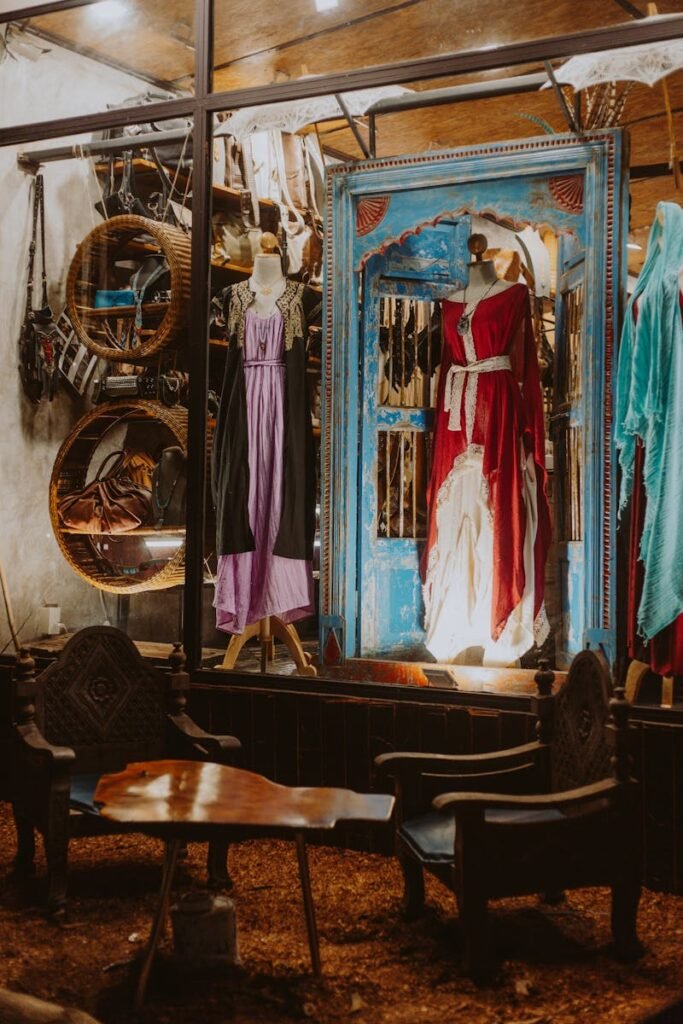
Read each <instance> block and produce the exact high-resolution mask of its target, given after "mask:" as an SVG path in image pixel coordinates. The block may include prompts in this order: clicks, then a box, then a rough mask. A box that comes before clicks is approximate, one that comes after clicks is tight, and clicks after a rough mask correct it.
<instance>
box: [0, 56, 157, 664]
mask: <svg viewBox="0 0 683 1024" xmlns="http://www.w3.org/2000/svg"><path fill="white" fill-rule="evenodd" d="M42 45H45V44H42ZM27 52H30V51H27ZM145 88H146V86H145V84H144V83H142V82H139V81H137V80H136V79H134V78H132V77H130V76H128V75H123V74H120V73H119V72H116V71H114V70H113V69H111V68H108V67H105V66H103V65H100V64H97V63H96V62H94V61H91V60H89V59H87V58H83V57H79V56H78V55H76V54H74V53H71V52H69V51H66V50H62V49H60V48H59V47H51V49H50V52H49V53H46V54H42V55H40V56H38V57H37V59H29V58H28V57H26V56H25V55H22V54H21V53H19V52H17V56H16V59H12V58H9V57H8V58H6V59H5V60H4V61H3V62H2V63H0V123H2V124H20V123H22V122H30V121H36V120H42V119H45V118H48V117H63V116H68V115H72V114H74V113H86V112H90V111H96V110H103V109H105V108H106V105H107V104H108V103H120V102H122V101H123V100H125V99H127V98H129V97H130V96H132V95H135V94H137V93H140V92H144V91H145ZM62 141H64V140H59V143H57V142H55V143H54V144H61V142H62ZM69 141H81V140H69ZM50 144H51V143H50V142H47V143H45V144H43V145H50ZM34 148H38V147H34ZM16 155H17V150H16V149H13V148H6V149H0V353H1V358H2V362H1V363H0V559H2V563H3V565H4V569H5V574H6V577H7V581H8V584H9V590H10V594H11V598H12V602H13V605H14V615H15V619H16V622H17V625H18V626H19V627H20V636H21V639H28V638H30V637H33V636H35V635H36V634H37V620H36V613H37V611H38V609H39V608H40V607H41V606H43V605H45V604H47V603H52V604H59V605H60V606H61V610H62V614H61V619H62V622H64V623H65V624H66V626H67V627H68V628H69V629H73V628H78V627H80V626H84V625H90V624H93V623H97V622H103V621H104V619H105V617H106V615H105V611H104V610H103V604H102V599H101V594H100V592H99V591H97V590H95V589H94V588H92V587H90V586H88V585H87V584H86V583H84V582H83V581H82V580H81V579H80V578H79V577H78V576H77V575H76V574H75V573H74V572H73V570H72V569H71V568H70V567H69V566H68V564H67V563H66V561H65V560H64V558H63V556H62V554H61V552H60V550H59V548H58V546H57V543H56V541H55V539H54V536H53V534H52V529H51V526H50V518H49V511H48V483H49V479H50V473H51V470H52V465H53V463H54V459H55V455H56V453H57V450H58V448H59V445H60V444H61V442H62V441H63V440H64V438H65V437H66V435H67V434H68V432H69V430H70V429H71V427H72V425H73V424H74V422H75V421H76V420H77V419H78V417H79V416H80V415H82V413H83V411H84V407H83V405H82V404H81V402H80V401H77V400H75V399H73V398H71V397H70V396H69V395H68V394H67V393H66V391H65V390H64V389H63V390H62V391H61V392H60V393H59V394H58V395H57V397H56V398H55V400H54V401H53V402H52V403H48V402H42V403H41V404H40V405H39V406H38V407H33V406H31V405H30V404H29V403H28V402H27V401H26V399H25V398H24V397H23V395H22V392H21V386H20V382H19V376H18V373H17V338H18V335H19V329H20V325H21V323H22V320H23V315H24V304H25V286H26V261H27V254H28V244H29V235H30V225H31V208H30V192H29V189H30V176H28V175H27V174H25V173H24V172H23V171H21V170H19V168H18V167H17V162H16ZM44 175H45V207H46V233H47V267H48V276H49V288H50V291H49V297H50V303H51V305H52V308H53V310H54V311H55V312H56V313H58V312H60V311H61V310H62V308H63V306H64V285H65V279H66V273H67V270H68V267H69V263H70V261H71V258H72V256H73V253H74V251H75V248H76V245H77V243H78V242H79V241H80V239H81V238H82V237H83V236H84V235H85V234H86V233H87V232H88V231H90V230H91V228H92V227H93V224H94V223H95V221H94V219H93V218H94V217H96V215H95V214H94V213H93V212H92V202H93V197H94V195H95V186H94V182H93V179H92V176H91V175H90V176H89V172H88V170H87V167H86V164H85V163H84V162H82V161H79V160H64V161H59V162H57V163H51V164H47V165H46V166H45V167H44ZM39 299H40V294H39V293H38V295H37V297H36V301H39ZM144 596H145V597H146V595H144ZM105 600H106V608H107V612H108V616H109V618H111V619H112V621H113V619H114V613H115V610H116V598H115V597H113V596H112V595H106V596H105ZM8 641H9V630H8V628H7V623H6V620H5V616H4V609H3V608H2V604H1V603H0V650H2V649H3V648H4V647H5V646H6V645H7V644H8Z"/></svg>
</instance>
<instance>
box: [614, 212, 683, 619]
mask: <svg viewBox="0 0 683 1024" xmlns="http://www.w3.org/2000/svg"><path fill="white" fill-rule="evenodd" d="M682 267H683V210H681V207H680V206H678V205H677V204H676V203H659V204H658V206H657V216H656V218H655V221H654V223H653V225H652V229H651V231H650V238H649V240H648V246H647V258H646V260H645V265H644V267H643V270H642V272H641V274H640V277H639V278H638V283H637V284H636V288H635V291H634V293H633V295H632V296H631V301H630V302H629V304H628V309H627V311H626V318H625V320H624V328H623V331H622V335H621V345H620V349H619V367H618V372H617V410H616V423H615V440H616V444H617V448H618V451H619V463H620V466H621V471H622V480H621V495H620V501H619V512H620V514H621V512H622V511H623V509H624V506H625V505H626V502H627V501H628V498H629V496H630V494H631V491H632V489H633V473H634V464H635V451H636V441H637V439H638V438H640V439H641V440H642V442H643V444H644V446H645V464H644V467H643V480H644V485H645V494H646V497H647V508H646V513H645V522H644V524H643V533H642V536H641V539H640V558H641V560H642V562H643V565H644V570H645V574H644V579H643V593H642V597H641V601H640V607H639V609H638V628H639V630H640V632H641V633H642V635H643V636H644V637H645V638H646V639H651V638H652V637H653V636H655V635H656V634H657V633H659V631H660V630H662V629H664V627H665V626H667V625H668V624H669V623H670V622H672V621H673V620H674V619H675V618H676V617H677V616H678V615H679V614H680V613H681V612H682V611H683V529H681V516H682V514H683V512H682V510H683V427H682V426H681V410H682V409H683V323H682V322H681V311H680V308H679V288H680V285H679V280H678V275H679V273H680V271H681V268H682ZM635 302H637V303H638V320H637V323H635V324H634V316H633V305H634V303H635Z"/></svg>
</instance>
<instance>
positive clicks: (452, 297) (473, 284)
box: [446, 234, 511, 303]
mask: <svg viewBox="0 0 683 1024" xmlns="http://www.w3.org/2000/svg"><path fill="white" fill-rule="evenodd" d="M467 248H468V249H469V251H470V252H471V253H472V255H473V256H474V262H472V263H470V265H469V277H468V280H467V284H466V285H465V287H464V288H459V289H457V290H456V291H452V292H449V293H448V294H447V295H446V299H447V300H448V301H449V302H464V303H472V302H480V301H481V299H483V298H484V297H485V296H486V295H497V294H498V292H502V291H505V290H506V289H507V288H510V287H511V282H510V281H501V280H499V278H498V276H497V275H496V267H495V264H494V262H493V260H485V259H484V258H483V256H484V253H485V252H486V249H487V248H488V242H487V241H486V235H480V234H474V235H470V237H469V239H468V241H467Z"/></svg>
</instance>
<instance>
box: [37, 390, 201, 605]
mask: <svg viewBox="0 0 683 1024" xmlns="http://www.w3.org/2000/svg"><path fill="white" fill-rule="evenodd" d="M134 422H141V423H147V424H152V423H154V424H157V425H160V426H161V427H162V428H165V429H166V432H167V436H168V440H167V442H166V443H168V444H177V445H179V446H180V447H181V448H182V450H183V451H184V452H187V413H186V411H185V409H183V408H181V407H178V406H176V407H174V408H172V409H169V408H168V407H166V406H164V405H161V404H160V403H158V402H142V401H138V400H137V399H135V400H130V401H117V402H108V403H107V404H105V405H99V406H97V408H96V409H94V410H93V411H92V412H89V413H88V414H87V415H86V416H83V417H82V419H80V420H79V421H78V423H76V425H75V426H74V428H73V430H72V431H71V433H70V434H69V436H68V437H67V438H66V440H65V441H64V443H63V444H62V446H61V448H60V449H59V452H58V453H57V459H56V461H55V465H54V468H53V470H52V477H51V479H50V519H51V521H52V528H53V530H54V532H55V536H56V538H57V542H58V544H59V546H60V548H61V550H62V554H63V555H64V557H65V558H66V560H67V562H68V563H69V565H70V566H71V568H72V569H74V570H75V572H77V573H78V575H79V576H82V577H83V579H84V580H85V581H86V582H87V583H90V584H92V586H94V587H98V588H99V589H100V590H106V591H109V592H110V593H113V594H123V593H125V594H136V593H142V592H143V591H147V590H164V589H166V588H167V587H173V586H176V585H178V584H179V583H182V582H183V581H184V578H185V540H184V536H183V543H182V544H181V545H180V547H178V549H177V550H176V551H175V552H174V553H173V556H172V557H170V558H169V559H168V560H167V561H166V562H164V563H163V564H161V565H159V566H158V568H156V569H155V571H153V572H151V573H149V574H148V575H146V576H145V578H140V575H139V574H138V575H114V574H112V571H111V568H108V566H107V562H106V560H105V558H103V556H102V555H101V554H100V552H98V549H97V543H98V542H100V541H101V539H102V535H101V534H97V535H96V537H95V536H94V535H93V536H91V535H89V534H85V533H74V532H71V531H69V530H67V529H65V528H64V525H63V523H62V521H61V519H60V518H59V511H58V508H59V502H60V499H61V498H63V497H64V496H65V495H66V494H68V493H70V492H71V491H76V490H79V489H81V488H82V487H84V486H85V483H86V478H87V475H88V469H89V467H90V463H91V461H92V458H93V455H94V452H95V449H96V448H97V446H98V445H99V444H100V442H101V441H102V440H103V438H104V437H105V435H106V433H107V432H108V431H109V430H112V429H113V428H114V427H116V426H118V425H120V424H131V423H134ZM172 532H173V533H175V534H176V535H177V534H181V533H182V534H183V535H184V529H183V528H182V527H179V528H177V529H174V530H173V531H172ZM136 534H137V535H139V536H145V535H155V534H156V535H157V536H161V535H162V532H161V531H154V530H153V529H152V528H150V529H149V530H146V531H144V532H143V531H128V532H127V533H125V534H119V535H118V537H126V538H128V537H131V536H133V535H136ZM148 572H149V571H148Z"/></svg>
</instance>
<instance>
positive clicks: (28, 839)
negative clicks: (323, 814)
mask: <svg viewBox="0 0 683 1024" xmlns="http://www.w3.org/2000/svg"><path fill="white" fill-rule="evenodd" d="M169 661H170V665H171V672H170V673H163V672H160V671H159V670H158V669H156V668H154V667H153V666H151V665H150V664H148V663H147V662H146V661H145V660H144V659H143V658H142V657H141V656H140V654H139V653H138V651H137V649H136V647H135V645H134V644H133V643H132V641H131V640H129V638H128V637H127V636H126V635H125V633H122V632H121V631H120V630H118V629H113V628H112V627H110V626H93V627H90V628H88V629H83V630H81V631H80V632H79V633H77V634H76V635H75V636H74V637H73V638H72V639H71V640H70V641H69V642H68V643H67V645H66V646H65V647H64V650H63V651H62V652H61V654H60V655H59V657H58V658H57V660H56V661H55V662H53V663H52V664H51V665H49V666H48V667H47V668H46V669H45V670H44V671H43V672H41V673H40V675H39V676H37V677H36V675H35V663H34V661H33V658H32V657H31V656H30V654H29V653H28V651H27V650H22V651H21V653H20V655H19V657H18V659H17V669H16V677H15V683H14V727H13V730H14V747H13V752H12V780H11V791H12V804H13V809H14V820H15V824H16V830H17V856H16V860H15V867H16V870H17V871H18V872H19V873H23V874H32V873H33V871H34V853H35V830H38V831H39V832H40V833H41V834H42V836H43V840H44V844H45V854H46V859H47V865H48V895H47V902H48V907H49V909H50V910H52V911H58V910H60V909H62V908H63V907H64V905H65V903H66V885H67V860H68V850H69V841H70V840H71V839H74V838H76V837H79V836H93V835H103V834H110V833H116V832H123V831H130V830H131V829H127V828H126V827H125V826H117V825H115V824H114V823H113V822H107V821H105V820H104V819H103V818H101V817H100V816H99V813H98V809H97V807H96V806H95V805H94V803H93V796H94V793H95V789H96V787H97V782H98V779H99V777H100V775H103V774H105V773H109V772H117V771H121V770H122V769H123V768H125V767H126V765H127V764H129V763H130V762H132V761H149V760H156V759H160V758H165V757H171V758H174V757H177V758H185V759H189V760H195V759H196V760H202V761H218V762H220V763H231V761H232V760H233V758H234V755H235V753H236V751H237V750H239V748H240V743H239V740H237V739H235V737H234V736H213V735H211V734H209V733H207V732H204V730H203V729H200V728H199V726H198V725H196V723H195V722H193V721H192V719H191V718H190V717H189V716H188V715H187V713H186V711H185V708H186V704H187V697H186V694H187V691H188V690H189V676H188V675H187V673H186V672H185V655H184V653H183V651H182V647H181V645H180V644H174V649H173V651H172V653H171V655H170V658H169ZM226 852H227V847H226V846H225V844H222V846H219V845H217V844H216V845H212V846H210V848H209V877H210V881H212V882H214V883H215V884H218V885H229V884H230V880H229V876H228V874H227V868H226Z"/></svg>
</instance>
